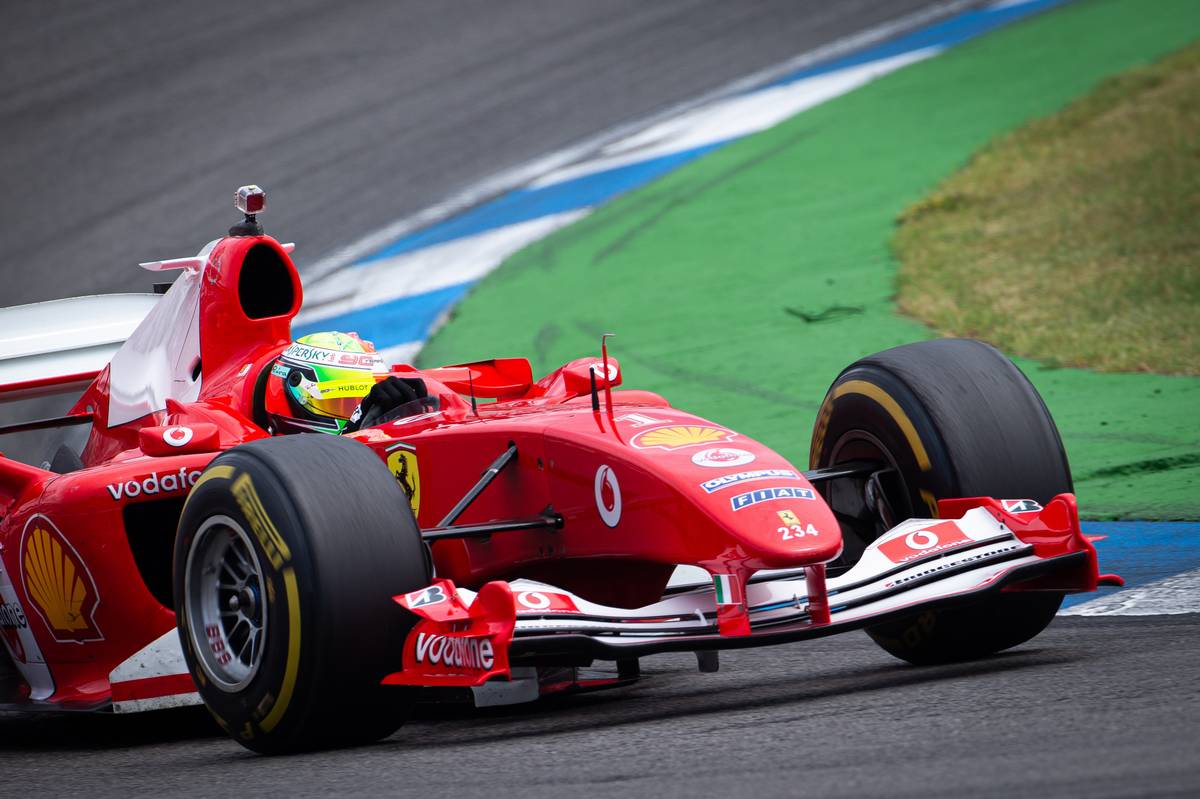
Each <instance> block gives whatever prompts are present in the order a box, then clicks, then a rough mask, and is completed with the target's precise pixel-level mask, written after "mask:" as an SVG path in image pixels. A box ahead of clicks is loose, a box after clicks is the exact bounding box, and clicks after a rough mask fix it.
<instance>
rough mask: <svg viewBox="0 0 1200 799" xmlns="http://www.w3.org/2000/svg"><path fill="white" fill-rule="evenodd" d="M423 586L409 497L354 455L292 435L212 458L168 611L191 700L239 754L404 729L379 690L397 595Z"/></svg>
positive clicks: (392, 640) (328, 441)
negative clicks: (198, 700) (194, 693)
mask: <svg viewBox="0 0 1200 799" xmlns="http://www.w3.org/2000/svg"><path fill="white" fill-rule="evenodd" d="M431 580H432V577H431V574H430V570H429V567H428V565H427V560H426V556H425V547H424V544H423V543H422V541H421V535H420V531H419V529H418V528H417V524H416V520H415V519H414V518H413V515H412V509H411V507H410V506H409V503H408V498H407V496H406V495H405V494H404V492H403V490H401V488H400V487H399V486H398V485H397V484H396V482H395V480H394V479H393V478H392V476H391V473H390V472H389V470H388V468H387V467H386V466H385V465H384V464H383V463H382V462H381V461H380V460H379V458H378V457H376V456H375V454H374V453H372V452H371V450H369V449H368V448H367V447H365V446H363V445H362V444H360V443H358V442H355V441H351V440H348V439H341V438H337V437H335V436H329V435H324V434H299V435H294V436H287V437H280V438H269V439H262V440H259V441H254V442H251V443H248V444H244V445H242V446H239V447H237V448H235V449H232V450H230V451H229V452H226V453H224V454H222V455H220V456H218V457H217V458H215V459H214V460H213V461H212V463H211V464H209V466H208V468H207V469H206V470H205V471H204V473H203V475H202V476H201V478H200V480H199V481H198V482H197V483H196V485H195V487H194V488H193V490H192V492H191V494H190V495H189V497H188V500H187V504H186V505H185V507H184V510H183V514H182V516H181V518H180V523H179V532H178V534H177V537H176V544H175V577H174V589H175V609H176V614H177V621H178V626H179V635H180V640H181V642H182V644H183V650H184V655H185V658H186V660H187V663H188V667H189V669H190V670H191V674H192V677H193V679H194V680H195V682H196V685H197V687H198V689H199V691H200V695H201V697H202V698H203V699H204V701H205V704H206V705H207V706H208V708H209V710H210V711H211V712H212V714H213V715H214V716H215V717H216V718H217V721H218V722H220V724H221V726H222V727H224V728H225V730H226V731H227V732H228V733H229V734H230V735H232V736H233V737H234V738H236V739H237V740H238V741H239V742H241V743H242V744H243V745H244V746H246V747H247V748H249V749H252V750H254V751H256V752H261V753H264V754H278V753H285V752H294V751H302V750H307V749H315V748H322V747H329V746H341V745H350V744H356V743H365V742H370V741H374V740H378V739H379V738H383V737H386V736H387V735H390V734H391V733H392V732H394V731H395V730H396V729H397V728H398V727H399V726H400V724H401V723H402V722H403V719H404V716H405V714H406V711H407V704H408V702H407V695H406V694H405V692H404V690H403V689H397V688H389V687H385V686H382V685H380V680H381V679H382V678H383V677H384V676H385V675H386V674H387V673H389V672H390V671H394V670H397V669H398V668H399V666H400V663H401V645H402V643H403V641H404V638H405V636H406V635H407V633H408V631H409V629H411V627H412V625H413V624H414V623H415V621H416V619H415V617H414V616H412V614H410V613H408V612H407V611H405V610H404V609H402V608H401V607H400V606H399V605H397V604H396V603H395V602H394V601H393V600H392V597H393V596H395V595H396V594H400V593H406V592H409V591H413V590H416V589H418V588H421V587H423V586H426V585H428V584H429V583H430V582H431Z"/></svg>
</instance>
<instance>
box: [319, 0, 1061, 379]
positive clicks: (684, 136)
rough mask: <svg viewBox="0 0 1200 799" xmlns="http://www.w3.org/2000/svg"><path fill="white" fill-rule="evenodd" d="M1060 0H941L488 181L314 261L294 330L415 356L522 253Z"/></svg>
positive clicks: (396, 357)
mask: <svg viewBox="0 0 1200 799" xmlns="http://www.w3.org/2000/svg"><path fill="white" fill-rule="evenodd" d="M1063 2H1065V0H1019V1H1018V2H1011V1H1010V2H1002V3H997V4H993V5H991V6H988V7H985V8H981V9H973V10H971V9H969V10H964V9H968V7H969V6H970V5H971V3H968V2H949V3H944V4H941V5H937V6H933V7H931V8H928V9H925V10H923V11H921V12H919V13H917V14H914V15H910V16H908V17H904V18H902V19H899V20H896V21H894V22H892V23H888V24H886V25H882V26H879V27H877V28H873V29H871V30H868V31H865V32H863V33H861V34H858V35H856V36H854V37H851V38H849V39H845V40H842V41H841V42H837V43H834V44H833V45H831V46H829V47H826V48H822V49H821V50H820V51H816V52H814V53H809V54H806V55H803V56H800V57H798V58H796V59H793V60H791V61H789V62H788V63H786V64H783V65H780V66H779V67H776V68H774V69H772V70H768V71H765V72H762V73H759V74H758V75H756V76H751V78H748V79H745V80H742V81H739V82H738V83H736V84H734V85H732V86H730V87H727V88H726V89H724V90H722V91H720V92H716V93H714V94H713V95H711V96H709V97H706V98H702V99H701V100H700V101H698V102H696V103H693V104H689V105H686V106H682V107H679V108H676V109H673V110H671V111H669V112H667V113H665V114H663V115H660V116H658V117H656V118H654V119H651V120H646V121H645V122H643V123H642V124H641V125H637V126H627V127H625V128H623V129H622V130H620V131H617V132H615V133H612V134H609V135H602V136H601V137H598V138H597V139H596V140H594V141H593V142H589V143H585V144H584V145H581V146H580V147H576V148H571V149H570V150H566V151H563V152H561V153H557V154H552V155H550V156H547V157H545V158H542V159H539V160H538V162H536V163H534V164H531V165H528V166H527V167H525V168H523V169H520V170H516V171H515V172H514V173H512V174H510V175H507V176H499V177H497V178H494V179H492V180H490V181H485V182H484V183H482V184H480V186H478V187H476V188H475V189H474V190H470V191H468V192H465V193H464V196H463V197H461V198H458V199H457V201H456V200H451V201H449V202H447V203H445V204H443V205H442V206H440V207H436V208H433V209H430V210H429V211H427V212H424V213H422V214H419V215H417V217H415V218H413V219H410V220H401V221H400V222H398V223H397V224H396V225H394V226H392V228H391V229H390V230H387V231H381V232H379V233H376V234H373V235H372V236H370V237H368V238H367V239H366V240H364V241H363V242H360V243H358V244H356V245H351V246H350V247H349V248H347V250H346V251H345V252H344V253H341V254H338V255H336V256H334V257H333V258H332V259H328V260H327V261H326V262H323V263H320V264H314V265H313V266H312V267H310V268H307V269H305V270H304V272H305V277H306V287H305V295H306V296H305V309H304V312H303V313H302V314H301V316H300V318H299V319H298V320H297V324H296V330H297V331H298V333H299V334H304V333H309V332H315V331H317V330H343V331H350V330H352V331H355V332H357V333H358V334H359V335H361V336H363V337H364V338H366V339H368V340H370V341H374V342H375V345H376V346H377V347H378V348H379V349H380V350H381V351H382V352H383V353H384V355H385V358H387V359H389V360H390V361H393V362H406V361H411V360H412V359H413V358H414V357H415V356H416V353H417V352H418V351H419V350H420V348H421V345H422V344H423V343H424V342H425V340H426V339H427V338H428V337H429V336H430V335H431V334H432V333H433V332H434V331H435V330H436V329H437V328H438V327H439V326H440V325H441V323H442V322H443V321H444V320H445V318H446V316H447V313H448V312H449V310H450V308H451V307H452V306H453V305H454V304H455V303H456V302H458V300H460V299H461V298H462V297H463V296H464V295H465V294H466V293H467V291H468V290H469V289H470V288H471V286H473V285H474V284H475V283H476V282H477V281H479V280H480V279H481V278H483V277H484V276H485V275H486V274H487V273H489V272H490V271H492V270H493V269H495V268H496V267H497V266H499V265H500V263H501V262H502V261H504V259H506V258H507V257H508V256H509V255H511V254H513V253H515V252H516V251H517V250H519V249H522V248H523V247H525V246H527V245H529V244H531V243H532V242H535V241H537V240H538V239H541V238H544V237H545V236H548V235H549V234H551V233H553V232H554V231H555V230H558V229H559V228H561V227H563V226H565V225H568V224H570V223H572V222H575V221H578V220H579V219H581V218H583V217H584V216H586V215H587V214H588V213H590V212H591V211H592V210H593V209H595V208H597V207H598V206H600V205H602V204H604V203H605V202H607V201H609V200H611V199H613V198H614V197H617V196H619V195H621V194H624V193H625V192H628V191H630V190H632V189H635V188H638V187H639V186H642V185H645V184H646V183H649V182H650V181H652V180H655V179H657V178H659V177H662V176H663V175H665V174H667V173H669V172H671V171H673V170H675V169H677V168H679V167H680V166H682V165H683V164H686V163H688V162H689V161H692V160H694V159H696V158H699V157H700V156H702V155H704V154H705V153H708V152H711V151H712V150H715V149H717V148H720V147H722V146H724V145H726V144H729V143H730V142H732V141H736V140H737V139H740V138H742V137H744V136H748V135H750V134H752V133H757V132H759V131H762V130H766V129H767V128H770V127H772V126H774V125H777V124H779V123H780V122H782V121H784V120H785V119H788V118H789V117H792V116H795V115H796V114H798V113H800V112H801V111H804V110H805V109H808V108H812V107H813V106H816V105H819V104H821V103H823V102H826V101H828V100H831V99H833V98H835V97H838V96H840V95H843V94H846V93H847V92H849V91H852V90H853V89H856V88H858V87H860V86H863V85H865V84H867V83H869V82H871V81H872V80H875V79H876V78H879V77H882V76H883V75H886V74H888V73H890V72H894V71H896V70H898V69H900V68H902V67H904V66H907V65H909V64H912V63H915V62H917V61H921V60H924V59H926V58H930V57H932V56H934V55H937V54H938V53H940V52H942V51H944V50H945V49H947V48H949V47H952V46H954V45H956V44H959V43H961V42H964V41H967V40H969V39H973V38H975V37H977V36H980V35H982V34H984V33H987V32H988V31H991V30H994V29H996V28H998V27H1001V26H1003V25H1006V24H1008V23H1010V22H1013V21H1016V20H1019V19H1022V18H1025V17H1028V16H1030V15H1032V14H1035V13H1038V12H1040V11H1043V10H1045V9H1048V8H1051V7H1053V6H1056V5H1060V4H1062V3H1063ZM955 12H958V13H957V14H955ZM951 14H954V15H953V16H949V18H945V17H947V16H948V15H951ZM939 18H940V19H941V21H938V22H934V23H932V24H925V23H928V22H929V20H932V19H939ZM922 25H923V26H922ZM898 34H899V35H898ZM389 234H390V235H389Z"/></svg>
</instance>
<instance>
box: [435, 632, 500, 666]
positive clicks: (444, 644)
mask: <svg viewBox="0 0 1200 799" xmlns="http://www.w3.org/2000/svg"><path fill="white" fill-rule="evenodd" d="M416 655H417V662H418V663H426V662H428V663H429V664H431V665H433V666H436V665H438V664H441V665H443V666H447V667H453V668H463V669H476V670H480V671H486V670H488V669H491V668H492V665H493V664H494V663H495V662H496V658H495V653H494V652H493V650H492V642H491V641H490V640H488V639H487V638H484V637H463V638H448V637H447V636H444V635H426V634H425V633H417V644H416Z"/></svg>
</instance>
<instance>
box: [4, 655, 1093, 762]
mask: <svg viewBox="0 0 1200 799" xmlns="http://www.w3.org/2000/svg"><path fill="white" fill-rule="evenodd" d="M1088 654H1089V653H1087V652H1082V651H1079V650H1072V649H1067V650H1063V649H1059V648H1056V649H1054V650H1040V649H1022V650H1018V651H1016V652H1006V653H1002V654H1000V655H995V656H993V657H991V658H988V659H986V660H980V661H972V662H969V663H960V664H954V665H949V666H938V667H926V668H914V667H909V666H904V665H901V664H888V665H882V666H866V667H854V668H849V669H827V670H824V671H821V672H815V673H806V674H805V675H804V677H803V681H802V683H800V684H799V685H798V684H797V682H796V680H795V677H796V675H795V674H794V673H782V674H781V673H778V672H776V673H773V674H772V675H770V677H767V678H765V677H764V675H763V674H762V673H760V672H758V671H756V670H754V669H736V668H735V669H732V670H723V671H722V672H720V673H718V674H715V675H698V674H694V673H691V672H690V670H687V669H683V668H670V667H668V668H665V669H662V668H659V669H652V670H647V671H646V672H645V673H644V676H643V678H642V679H641V680H639V682H637V683H635V684H633V685H631V686H629V687H626V688H618V689H613V690H610V691H602V692H595V693H581V694H565V695H556V696H550V697H546V698H543V699H541V700H539V701H537V702H532V703H529V704H525V705H511V706H507V707H498V708H486V709H476V708H474V707H473V706H471V705H469V704H423V705H419V706H418V707H417V708H416V709H415V710H414V713H413V715H412V717H411V719H410V720H409V724H408V725H407V726H406V727H405V728H402V729H401V730H400V731H399V733H397V735H395V736H394V737H393V738H390V739H388V740H386V741H382V742H380V743H378V744H372V745H370V748H372V749H379V748H384V749H398V750H400V749H406V748H417V749H419V748H422V747H426V746H429V745H430V744H436V743H438V742H439V741H443V740H444V741H445V742H447V743H450V742H452V743H454V744H460V745H461V744H472V743H474V744H484V743H490V742H493V741H499V740H505V739H512V738H536V737H539V736H545V735H562V734H565V733H569V732H586V731H589V730H597V729H604V728H611V727H619V726H622V725H636V724H642V723H647V722H653V721H664V720H671V719H682V718H687V717H693V718H700V717H704V716H709V715H720V714H726V713H735V712H745V711H750V710H755V709H759V708H779V707H782V706H785V705H792V706H794V707H795V710H796V714H797V716H798V717H801V718H809V719H812V718H816V717H819V716H822V715H824V714H826V713H828V712H833V711H830V710H829V709H828V708H824V709H819V708H815V707H814V706H815V705H817V704H818V703H819V700H823V699H829V698H837V697H844V696H850V695H867V694H870V693H872V692H876V691H894V690H897V689H901V688H905V687H911V686H919V685H921V684H925V683H934V682H938V681H942V680H956V679H962V678H976V677H986V676H987V675H990V674H999V673H1005V672H1012V671H1016V670H1026V669H1037V668H1041V667H1046V666H1053V665H1059V664H1064V663H1077V662H1079V661H1081V660H1085V659H1087V657H1088ZM787 671H788V672H790V670H787ZM685 686H686V687H685ZM730 723H732V724H734V725H736V724H737V722H736V721H732V720H727V721H726V724H730ZM414 727H418V728H420V735H417V736H414V735H411V734H406V730H407V732H408V733H411V731H412V729H413V728H414ZM223 736H224V733H223V732H222V731H221V730H220V728H219V727H217V725H216V723H215V722H214V721H213V720H212V718H211V717H210V716H209V715H208V713H207V712H206V711H205V710H204V709H203V708H196V707H192V708H181V709H177V710H168V711H161V712H156V713H148V714H138V715H131V716H115V715H111V714H95V715H93V714H82V713H71V714H49V713H0V753H4V752H22V751H25V752H34V751H103V750H109V749H125V748H135V747H139V746H157V745H161V744H169V743H174V742H182V741H195V740H201V739H212V738H219V737H223ZM229 756H230V757H231V758H233V759H242V758H243V757H247V756H249V757H253V755H250V754H249V753H248V752H245V751H244V750H242V749H240V748H237V747H235V748H234V749H232V750H231V751H230V752H229Z"/></svg>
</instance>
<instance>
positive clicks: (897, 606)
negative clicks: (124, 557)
mask: <svg viewBox="0 0 1200 799" xmlns="http://www.w3.org/2000/svg"><path fill="white" fill-rule="evenodd" d="M939 512H940V513H941V514H942V515H943V517H957V518H943V519H940V520H933V519H910V520H908V521H905V522H903V523H901V524H900V525H898V526H896V527H895V528H893V529H892V530H890V531H889V532H887V533H886V534H884V535H883V536H881V537H880V538H879V539H877V540H876V541H874V542H872V543H871V544H870V545H869V546H868V547H867V549H866V551H865V552H864V554H863V556H862V558H861V559H860V560H859V562H858V563H857V564H855V566H854V567H853V568H852V569H850V570H849V571H847V572H846V573H845V574H842V575H840V576H837V577H833V578H831V579H829V580H828V581H826V580H825V578H824V571H823V569H818V570H815V571H814V569H813V567H812V566H809V567H807V568H804V567H801V568H797V569H792V570H776V571H770V572H759V573H757V574H756V575H754V577H752V578H751V579H750V580H749V581H748V583H747V584H745V585H731V584H730V583H729V580H730V576H729V575H714V580H713V582H712V583H703V584H700V585H694V586H683V587H680V588H679V589H677V590H675V591H674V592H672V593H670V594H669V595H668V596H666V597H664V598H663V599H662V600H661V601H659V602H656V603H654V604H652V605H648V606H646V607H643V608H637V609H632V610H630V609H622V608H613V607H606V606H603V605H598V604H595V603H593V602H589V601H587V600H586V599H583V598H582V597H579V596H577V595H574V594H572V593H570V592H569V591H565V590H563V589H560V588H556V587H554V586H551V585H547V584H544V583H538V582H533V581H529V580H515V581H512V582H493V583H488V584H487V585H485V586H484V587H483V588H482V589H481V591H480V592H479V593H478V594H476V593H475V592H473V591H469V590H467V589H463V588H456V587H455V586H454V585H453V583H451V582H450V581H449V580H438V581H436V582H435V583H434V584H433V585H431V586H429V587H428V588H426V589H422V590H421V591H415V592H412V593H409V594H404V595H401V596H397V597H396V598H395V599H396V601H397V602H398V603H399V604H400V605H402V606H403V607H405V608H408V609H409V610H411V611H412V612H413V613H415V614H416V615H417V616H418V617H420V620H419V621H418V623H417V624H416V626H415V627H414V628H413V630H412V632H411V633H410V634H409V636H408V638H407V639H406V641H405V645H404V662H403V669H402V670H400V671H397V672H395V673H394V674H391V675H389V676H388V677H387V678H385V680H384V682H385V683H386V684H392V685H409V686H425V687H437V686H447V687H449V686H460V687H461V686H483V685H484V684H485V683H489V684H490V683H494V682H496V681H505V680H507V681H514V680H524V679H528V675H529V673H530V672H531V671H532V669H530V668H529V667H547V666H561V665H563V664H571V663H574V664H587V663H589V662H590V661H591V660H593V659H598V660H613V661H617V662H618V663H620V662H622V661H624V662H629V661H630V660H631V659H634V658H638V657H641V656H644V655H650V654H655V653H660V652H678V651H705V650H719V649H732V648H743V647H750V646H766V645H770V644H782V643H787V642H790V641H798V640H802V639H805V638H814V637H818V636H825V635H832V634H834V633H839V632H845V631H847V630H853V629H858V628H861V627H864V626H867V625H869V624H873V623H878V622H881V621H885V620H888V619H891V618H897V617H902V616H908V615H911V614H914V613H917V612H920V611H922V610H925V609H932V608H935V607H940V606H945V605H952V604H962V603H970V602H976V601H978V600H980V599H981V598H983V597H985V596H987V595H991V594H995V593H998V592H1005V591H1031V590H1038V591H1057V592H1067V593H1071V592H1079V591H1092V590H1095V589H1096V587H1097V585H1098V584H1099V583H1100V582H1102V581H1118V580H1119V578H1116V577H1107V578H1102V577H1101V576H1100V574H1099V571H1098V566H1097V560H1096V550H1095V548H1094V547H1093V545H1092V543H1091V542H1090V541H1089V540H1088V539H1087V538H1086V537H1085V536H1084V535H1083V534H1082V532H1081V530H1080V527H1079V517H1078V512H1077V509H1076V506H1075V498H1074V497H1073V496H1071V495H1069V494H1064V495H1060V496H1058V497H1055V499H1054V500H1052V501H1051V502H1050V503H1049V504H1048V505H1047V506H1046V507H1045V508H1042V507H1041V506H1040V505H1037V504H1036V503H1032V502H1029V501H1028V500H1023V501H1012V500H1003V501H997V500H994V499H990V498H975V499H964V500H951V501H946V502H943V503H941V505H940V507H939ZM729 604H736V605H738V607H737V608H736V611H737V612H739V613H742V614H744V616H745V618H747V619H748V621H749V624H748V629H747V630H741V631H739V634H730V628H729V627H728V626H725V625H722V624H720V623H719V620H718V619H719V617H724V616H725V615H726V613H727V611H728V610H729V608H728V607H725V606H727V605H729ZM497 687H498V686H497ZM477 696H478V694H477Z"/></svg>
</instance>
